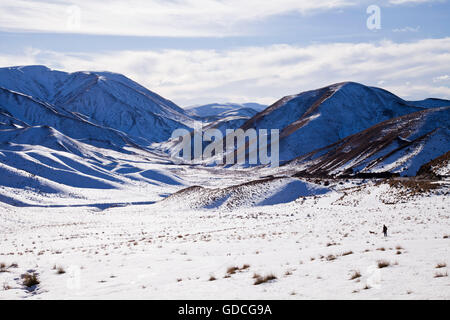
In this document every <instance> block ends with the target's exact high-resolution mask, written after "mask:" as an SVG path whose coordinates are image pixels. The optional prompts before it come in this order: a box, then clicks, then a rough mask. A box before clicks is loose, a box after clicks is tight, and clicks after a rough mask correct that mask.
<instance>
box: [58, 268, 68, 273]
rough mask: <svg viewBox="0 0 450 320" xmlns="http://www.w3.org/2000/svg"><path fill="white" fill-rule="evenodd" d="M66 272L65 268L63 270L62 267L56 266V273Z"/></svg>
mask: <svg viewBox="0 0 450 320" xmlns="http://www.w3.org/2000/svg"><path fill="white" fill-rule="evenodd" d="M64 273H66V270H64V268H63V267H58V268H56V274H64Z"/></svg>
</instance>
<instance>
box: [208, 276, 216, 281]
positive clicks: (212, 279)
mask: <svg viewBox="0 0 450 320" xmlns="http://www.w3.org/2000/svg"><path fill="white" fill-rule="evenodd" d="M215 280H217V279H216V277H214V276H210V277H209V279H208V281H215Z"/></svg>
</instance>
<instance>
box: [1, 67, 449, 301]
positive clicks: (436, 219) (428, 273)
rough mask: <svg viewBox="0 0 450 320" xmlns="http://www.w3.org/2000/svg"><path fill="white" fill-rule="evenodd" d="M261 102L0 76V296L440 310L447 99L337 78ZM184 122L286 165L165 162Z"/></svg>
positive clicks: (98, 76) (125, 83) (85, 80)
mask: <svg viewBox="0 0 450 320" xmlns="http://www.w3.org/2000/svg"><path fill="white" fill-rule="evenodd" d="M253 107H254V108H255V109H251V108H253ZM264 108H265V106H261V105H257V104H242V105H241V104H223V105H220V104H209V105H205V106H197V107H195V108H192V109H191V110H190V111H189V110H183V109H182V108H180V107H178V106H177V105H175V104H174V103H172V102H171V101H169V100H167V99H165V98H163V97H161V96H159V95H157V94H156V93H153V92H151V91H150V90H148V89H146V88H144V87H142V86H140V85H139V84H137V83H136V82H134V81H132V80H130V79H128V78H126V77H124V76H122V75H119V74H114V73H109V72H74V73H65V72H60V71H55V70H51V69H48V68H46V67H43V66H28V67H11V68H0V244H1V245H0V285H2V286H1V287H0V299H105V298H106V299H119V298H120V299H176V298H180V299H227V298H236V299H342V298H344V299H366V298H367V299H380V298H385V299H449V298H450V282H449V278H448V269H449V268H448V266H447V264H448V263H450V246H449V241H450V213H449V210H448V208H449V207H450V196H449V195H450V152H449V150H450V126H449V123H450V122H449V121H450V109H449V108H450V107H449V101H448V100H440V99H426V100H423V101H405V100H403V99H401V98H399V97H397V96H394V95H393V94H391V93H389V92H387V91H385V90H382V89H380V88H374V87H367V86H364V85H361V84H357V83H352V82H346V83H339V84H334V85H330V86H328V87H324V88H320V89H316V90H311V91H307V92H303V93H300V94H297V95H293V96H287V97H285V98H282V99H280V100H278V101H277V102H275V103H274V104H272V105H271V106H269V107H268V108H265V109H264ZM196 121H201V122H202V123H203V124H204V125H205V127H211V128H215V129H218V130H219V131H221V132H225V129H228V128H242V129H248V128H256V129H261V128H263V129H264V128H268V129H271V128H275V129H279V130H280V133H281V135H280V137H281V143H280V154H281V159H282V160H283V161H284V162H285V163H283V165H282V166H280V167H275V168H271V167H265V166H257V165H255V166H239V165H235V166H221V165H212V164H211V163H207V164H208V165H205V163H206V162H205V163H197V162H191V161H189V159H187V160H186V161H183V162H181V163H177V162H176V161H173V158H171V157H170V155H169V153H168V151H170V150H171V148H173V146H174V145H176V143H177V141H175V140H173V139H170V134H171V132H172V131H173V130H175V129H177V128H180V127H181V128H185V129H188V130H193V128H194V127H195V123H196ZM190 132H192V131H190ZM383 225H386V226H387V228H388V234H387V236H386V237H385V236H384V235H383V232H382V227H383Z"/></svg>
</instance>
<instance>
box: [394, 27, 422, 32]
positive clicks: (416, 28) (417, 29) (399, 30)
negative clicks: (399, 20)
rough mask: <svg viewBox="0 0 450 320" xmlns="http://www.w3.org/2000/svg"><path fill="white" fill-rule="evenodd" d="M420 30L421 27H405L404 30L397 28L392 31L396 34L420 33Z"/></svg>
mask: <svg viewBox="0 0 450 320" xmlns="http://www.w3.org/2000/svg"><path fill="white" fill-rule="evenodd" d="M419 29H420V26H417V27H415V28H413V27H404V28H396V29H392V31H394V32H418V31H419Z"/></svg>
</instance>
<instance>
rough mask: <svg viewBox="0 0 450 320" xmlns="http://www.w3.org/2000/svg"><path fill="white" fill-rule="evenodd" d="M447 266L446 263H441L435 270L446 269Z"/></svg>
mask: <svg viewBox="0 0 450 320" xmlns="http://www.w3.org/2000/svg"><path fill="white" fill-rule="evenodd" d="M446 266H447V264H446V263H445V262H439V263H438V264H437V265H436V267H435V268H436V269H439V268H445V267H446Z"/></svg>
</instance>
